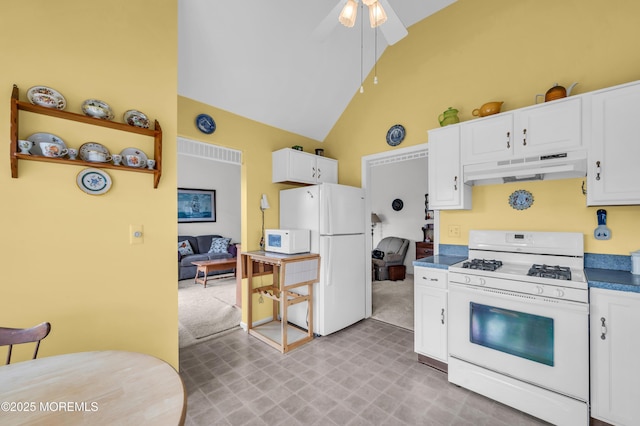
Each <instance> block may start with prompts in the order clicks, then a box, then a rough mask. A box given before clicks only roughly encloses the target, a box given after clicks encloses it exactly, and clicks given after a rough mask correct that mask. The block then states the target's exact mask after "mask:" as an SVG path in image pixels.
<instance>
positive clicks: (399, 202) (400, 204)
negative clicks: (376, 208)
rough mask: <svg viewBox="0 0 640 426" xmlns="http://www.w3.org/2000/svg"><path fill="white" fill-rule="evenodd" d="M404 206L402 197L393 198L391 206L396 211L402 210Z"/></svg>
mask: <svg viewBox="0 0 640 426" xmlns="http://www.w3.org/2000/svg"><path fill="white" fill-rule="evenodd" d="M403 207H404V203H403V202H402V200H401V199H400V198H396V199H395V200H393V202H392V203H391V208H392V209H394V210H395V211H397V212H399V211H400V210H402V208H403Z"/></svg>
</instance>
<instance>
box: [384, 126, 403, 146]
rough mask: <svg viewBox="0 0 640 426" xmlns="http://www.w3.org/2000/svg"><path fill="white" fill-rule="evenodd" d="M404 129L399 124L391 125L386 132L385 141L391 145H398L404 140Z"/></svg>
mask: <svg viewBox="0 0 640 426" xmlns="http://www.w3.org/2000/svg"><path fill="white" fill-rule="evenodd" d="M404 135H405V130H404V126H402V125H401V124H396V125H395V126H391V128H390V129H389V131H388V132H387V143H388V144H389V145H391V146H398V145H400V142H402V141H403V140H404Z"/></svg>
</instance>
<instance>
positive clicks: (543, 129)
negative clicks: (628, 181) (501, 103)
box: [461, 97, 582, 165]
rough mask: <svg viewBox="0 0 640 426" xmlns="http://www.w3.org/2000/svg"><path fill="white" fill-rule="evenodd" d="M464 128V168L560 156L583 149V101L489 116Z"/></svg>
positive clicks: (556, 103)
mask: <svg viewBox="0 0 640 426" xmlns="http://www.w3.org/2000/svg"><path fill="white" fill-rule="evenodd" d="M461 128H462V134H461V138H462V145H461V146H462V148H461V149H462V164H463V165H467V164H476V163H484V162H488V161H500V160H508V159H511V158H514V157H515V158H523V157H527V156H529V155H543V154H557V153H561V152H565V151H568V150H573V149H577V148H580V147H581V146H582V98H580V97H573V98H566V99H561V100H556V101H552V102H546V103H544V104H540V105H535V106H531V107H528V108H523V109H519V110H516V111H513V112H509V113H503V114H498V115H495V116H489V117H485V118H481V119H478V120H474V121H470V122H465V123H463V124H462V125H461Z"/></svg>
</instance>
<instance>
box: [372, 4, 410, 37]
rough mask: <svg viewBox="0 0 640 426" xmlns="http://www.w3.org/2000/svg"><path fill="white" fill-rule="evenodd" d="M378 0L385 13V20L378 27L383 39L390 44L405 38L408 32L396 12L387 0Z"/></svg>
mask: <svg viewBox="0 0 640 426" xmlns="http://www.w3.org/2000/svg"><path fill="white" fill-rule="evenodd" d="M378 1H379V2H380V4H381V5H382V7H383V8H384V10H385V12H386V13H387V22H385V23H384V24H382V25H380V27H379V28H380V31H382V34H383V35H384V38H385V40H387V43H388V44H389V45H390V46H391V45H392V44H395V43H396V42H398V41H400V40H402V39H403V38H405V37H406V36H407V34H409V32H408V31H407V29H406V28H405V26H404V24H403V23H402V21H401V20H400V18H399V17H398V15H396V12H395V11H394V10H393V8H392V7H391V5H390V4H389V2H388V1H387V0H378Z"/></svg>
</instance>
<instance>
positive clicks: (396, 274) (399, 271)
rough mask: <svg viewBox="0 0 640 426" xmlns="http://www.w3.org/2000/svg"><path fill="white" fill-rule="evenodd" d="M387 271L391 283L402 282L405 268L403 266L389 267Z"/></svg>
mask: <svg viewBox="0 0 640 426" xmlns="http://www.w3.org/2000/svg"><path fill="white" fill-rule="evenodd" d="M387 269H388V270H389V279H390V280H391V281H399V280H404V278H405V276H406V271H407V268H406V266H404V265H391V266H389V267H387Z"/></svg>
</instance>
